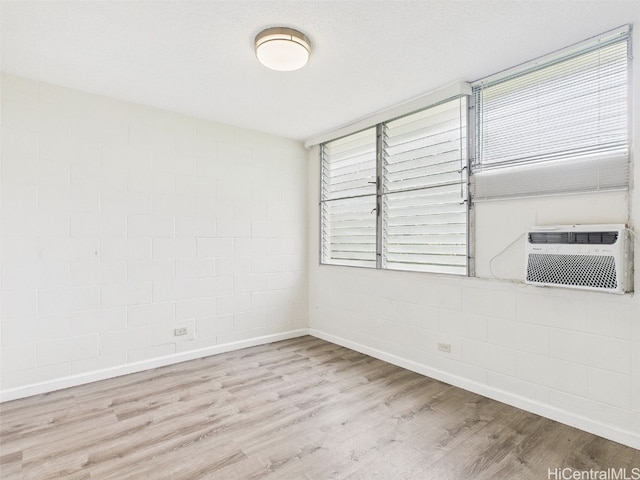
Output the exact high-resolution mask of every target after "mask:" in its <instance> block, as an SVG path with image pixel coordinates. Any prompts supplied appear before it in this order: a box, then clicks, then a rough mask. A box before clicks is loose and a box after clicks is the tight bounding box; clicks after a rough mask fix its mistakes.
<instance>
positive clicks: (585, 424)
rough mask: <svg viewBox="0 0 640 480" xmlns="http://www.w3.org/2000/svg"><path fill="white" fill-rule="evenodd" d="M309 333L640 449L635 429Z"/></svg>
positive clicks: (337, 338) (342, 339)
mask: <svg viewBox="0 0 640 480" xmlns="http://www.w3.org/2000/svg"><path fill="white" fill-rule="evenodd" d="M309 334H310V335H313V336H314V337H317V338H320V339H322V340H326V341H327V342H331V343H335V344H336V345H341V346H343V347H346V348H349V349H351V350H355V351H357V352H360V353H364V354H365V355H369V356H371V357H374V358H377V359H379V360H383V361H385V362H388V363H391V364H393V365H397V366H399V367H402V368H406V369H407V370H411V371H413V372H416V373H419V374H421V375H425V376H427V377H430V378H434V379H436V380H440V381H442V382H445V383H448V384H450V385H453V386H456V387H459V388H462V389H464V390H468V391H470V392H473V393H477V394H479V395H482V396H484V397H488V398H491V399H493V400H497V401H499V402H502V403H506V404H507V405H511V406H514V407H517V408H520V409H522V410H526V411H528V412H531V413H535V414H536V415H541V416H543V417H546V418H549V419H551V420H555V421H557V422H560V423H564V424H565V425H569V426H571V427H575V428H578V429H580V430H584V431H586V432H589V433H593V434H594V435H598V436H600V437H604V438H608V439H609V440H613V441H614V442H618V443H622V444H624V445H628V446H630V447H632V448H636V449H640V436H638V434H637V433H636V432H632V431H627V430H621V429H618V428H615V427H611V426H609V425H605V424H603V423H600V422H596V421H594V420H591V419H589V418H586V417H583V416H580V415H575V414H573V413H571V412H567V411H566V410H561V409H559V408H556V407H553V406H551V405H547V404H544V403H540V402H537V401H534V400H530V399H528V398H524V397H521V396H518V395H515V394H513V393H510V392H506V391H504V390H500V389H497V388H494V387H490V386H488V385H484V384H481V383H478V382H474V381H471V380H468V379H466V378H462V377H458V376H457V375H452V374H450V373H447V372H444V371H442V370H438V369H436V368H432V367H428V366H426V365H423V364H421V363H418V362H414V361H413V360H408V359H406V358H402V357H399V356H397V355H393V354H390V353H387V352H384V351H382V350H378V349H375V348H371V347H367V346H366V345H362V344H360V343H357V342H352V341H351V340H346V339H344V338H342V337H338V336H335V335H332V334H330V333H325V332H321V331H319V330H315V329H309Z"/></svg>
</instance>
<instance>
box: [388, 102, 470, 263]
mask: <svg viewBox="0 0 640 480" xmlns="http://www.w3.org/2000/svg"><path fill="white" fill-rule="evenodd" d="M466 98H467V97H460V98H458V99H455V100H451V101H448V102H445V103H442V104H440V105H436V106H434V107H431V108H428V109H426V110H423V111H421V112H417V113H414V114H411V115H407V116H405V117H402V118H400V119H397V120H394V121H391V122H387V123H385V124H384V126H383V133H384V135H383V146H384V147H383V148H384V152H383V170H382V182H383V192H382V209H383V210H382V212H383V213H382V219H383V228H382V245H383V260H382V262H383V263H382V267H383V268H388V269H399V270H416V271H424V272H433V273H449V274H458V275H466V273H467V207H466V204H465V199H466V186H467V176H466V168H465V167H466V165H467V156H466V151H467V135H466V131H467V126H466V117H467V102H466Z"/></svg>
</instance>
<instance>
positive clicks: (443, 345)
mask: <svg viewBox="0 0 640 480" xmlns="http://www.w3.org/2000/svg"><path fill="white" fill-rule="evenodd" d="M438 350H440V351H441V352H445V353H451V344H450V343H442V342H438Z"/></svg>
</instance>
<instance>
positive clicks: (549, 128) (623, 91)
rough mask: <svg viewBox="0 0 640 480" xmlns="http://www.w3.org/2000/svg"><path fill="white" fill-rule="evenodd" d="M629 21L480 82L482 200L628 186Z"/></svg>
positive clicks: (477, 177) (478, 181)
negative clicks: (619, 27)
mask: <svg viewBox="0 0 640 480" xmlns="http://www.w3.org/2000/svg"><path fill="white" fill-rule="evenodd" d="M628 42H629V28H628V27H624V28H621V29H618V30H616V31H614V32H609V33H607V34H604V35H601V36H600V37H598V38H595V39H592V40H589V41H587V42H585V43H582V44H580V45H577V46H575V47H572V48H570V49H567V50H565V51H563V52H560V53H559V54H555V55H552V56H549V57H546V58H543V59H540V60H538V61H536V62H534V63H533V64H528V65H526V66H524V67H519V68H517V69H516V70H511V71H508V72H506V73H502V74H499V75H496V76H493V77H489V78H487V79H484V80H481V81H479V82H475V83H474V84H473V99H474V108H475V125H474V126H475V129H476V132H475V148H474V159H473V160H472V172H473V174H474V175H473V176H472V184H473V198H474V200H483V199H492V198H505V197H516V196H517V197H521V196H533V195H545V194H557V193H573V192H589V191H603V190H613V189H626V188H628V176H629V173H628V164H629V133H628V131H629V119H628V109H629V106H628V105H629V104H628V102H629V100H628V95H629V93H628V89H629V87H628V70H629V60H628V59H629V51H628Z"/></svg>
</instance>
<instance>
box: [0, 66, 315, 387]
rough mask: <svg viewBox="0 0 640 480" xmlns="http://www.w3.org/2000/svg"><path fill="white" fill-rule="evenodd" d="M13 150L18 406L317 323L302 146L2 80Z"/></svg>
mask: <svg viewBox="0 0 640 480" xmlns="http://www.w3.org/2000/svg"><path fill="white" fill-rule="evenodd" d="M1 143H2V157H1V158H2V170H1V172H2V181H1V186H2V191H1V192H2V232H1V233H2V275H1V278H2V283H1V291H2V298H1V299H2V305H1V310H0V314H1V319H2V329H1V331H2V334H1V335H2V336H1V342H2V353H1V360H2V369H1V370H2V379H1V381H2V390H3V392H4V393H5V397H6V398H11V397H12V396H13V397H15V396H21V394H20V391H21V390H20V389H23V390H22V391H24V392H27V393H28V392H33V391H34V390H33V389H31V390H30V389H28V388H27V389H24V388H23V387H25V386H29V385H44V384H47V383H51V382H54V383H55V381H58V384H57V385H58V386H59V385H64V384H65V383H64V382H65V379H69V378H76V377H78V376H80V378H79V379H78V380H77V382H75V383H82V381H85V380H88V379H89V380H90V379H96V378H98V377H100V376H101V377H106V376H109V375H110V374H112V373H113V374H115V373H126V372H127V371H131V370H134V369H142V368H145V367H147V368H148V367H149V366H154V365H156V364H158V362H155V363H153V360H154V359H162V362H161V363H170V362H171V361H174V360H179V359H185V358H189V357H193V356H197V355H198V354H200V353H201V354H202V355H204V354H206V353H211V352H214V351H219V347H220V346H223V345H228V344H232V343H234V342H241V343H240V344H241V345H246V344H248V343H247V342H249V343H251V342H252V341H254V342H255V341H257V340H256V339H261V338H265V336H266V338H274V337H273V336H274V335H275V336H278V335H280V336H283V335H287V334H291V335H292V334H294V333H295V332H297V331H298V329H300V328H306V327H307V311H308V310H307V232H306V215H307V207H306V202H307V192H306V181H307V162H306V155H307V153H306V151H305V150H304V148H303V147H302V146H301V144H300V142H296V141H291V140H286V139H281V138H277V137H273V136H269V135H265V134H260V133H256V132H251V131H246V130H241V129H237V128H232V127H228V126H224V125H220V124H216V123H212V122H208V121H204V120H199V119H196V118H191V117H187V116H182V115H178V114H174V113H169V112H166V111H161V110H156V109H152V108H147V107H143V106H139V105H134V104H131V103H127V102H123V101H119V100H114V99H110V98H106V97H100V96H95V95H89V94H85V93H82V92H79V91H74V90H70V89H65V88H60V87H57V86H53V85H49V84H45V83H40V82H35V81H31V80H26V79H23V78H18V77H14V76H9V75H3V76H2V142H1ZM182 326H184V327H187V328H188V334H187V335H185V336H179V337H176V336H174V329H175V328H177V327H182ZM292 332H293V333H292ZM302 333H304V331H303V332H302ZM242 342H244V343H242ZM216 348H218V350H216ZM193 352H195V353H193ZM199 352H200V353H199ZM191 353H193V354H191ZM145 362H146V363H145ZM149 362H151V363H149ZM127 365H135V368H127V367H126V366H127ZM95 372H102V373H101V374H100V375H98V376H96V375H93V376H91V374H94V373H95ZM83 375H85V377H82V376H83ZM87 375H88V376H87ZM60 382H62V383H60ZM67 383H68V384H73V383H74V382H73V381H70V382H67ZM48 388H49V387H45V388H44V389H45V390H46V389H48ZM36 391H37V389H36ZM11 392H14V393H11ZM16 392H17V393H16Z"/></svg>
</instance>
